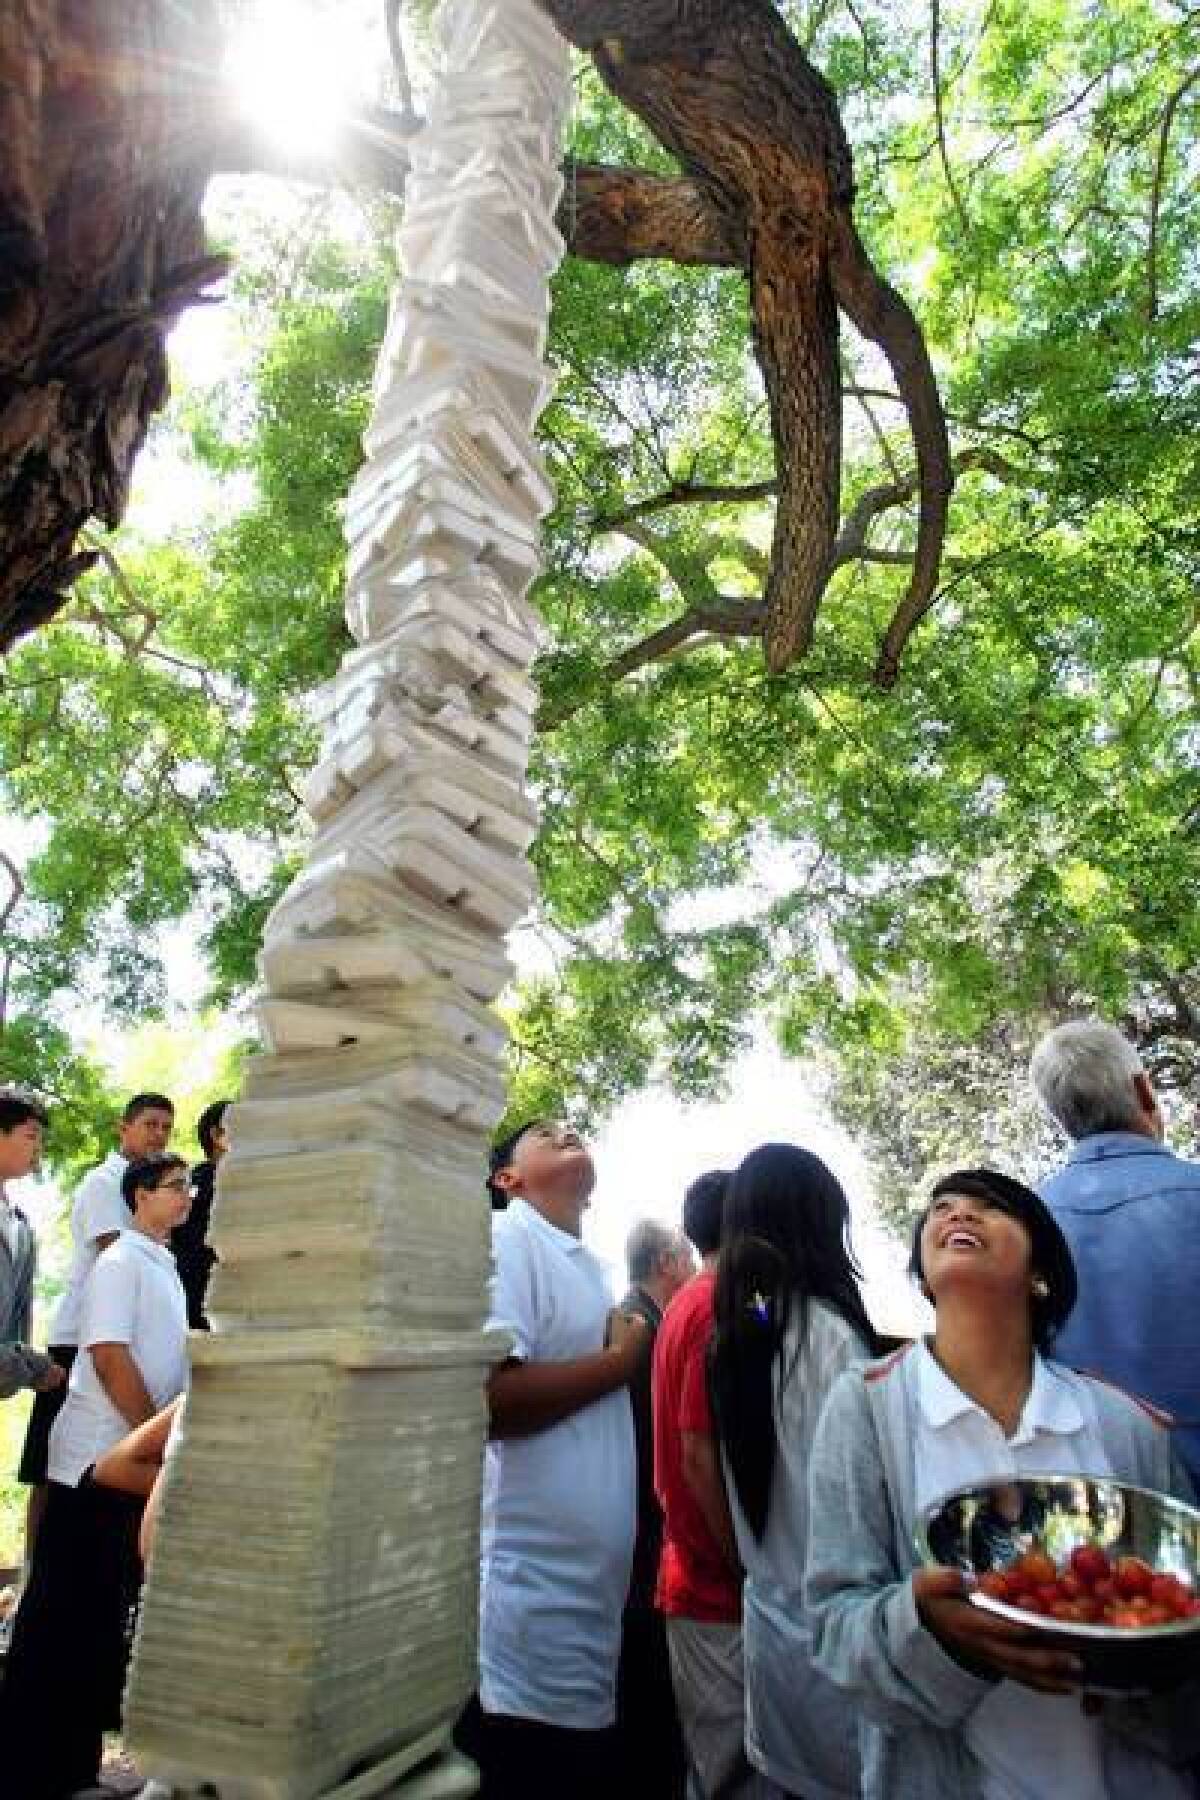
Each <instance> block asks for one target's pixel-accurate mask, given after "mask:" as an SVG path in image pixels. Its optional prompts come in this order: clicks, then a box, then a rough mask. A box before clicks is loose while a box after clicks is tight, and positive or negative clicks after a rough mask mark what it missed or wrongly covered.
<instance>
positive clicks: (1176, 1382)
mask: <svg viewBox="0 0 1200 1800" xmlns="http://www.w3.org/2000/svg"><path fill="white" fill-rule="evenodd" d="M1039 1192H1040V1193H1041V1196H1042V1198H1043V1199H1044V1200H1045V1201H1046V1203H1047V1205H1048V1206H1049V1207H1050V1210H1051V1211H1052V1212H1053V1214H1054V1216H1055V1218H1056V1219H1057V1220H1058V1223H1059V1225H1060V1226H1061V1227H1062V1230H1063V1233H1064V1235H1065V1237H1066V1239H1067V1242H1068V1243H1069V1244H1070V1246H1071V1254H1072V1255H1073V1256H1074V1258H1075V1267H1076V1269H1077V1270H1078V1273H1079V1299H1078V1301H1077V1302H1076V1305H1075V1310H1074V1312H1073V1313H1072V1314H1071V1317H1070V1319H1069V1320H1068V1321H1067V1324H1066V1326H1065V1327H1064V1329H1063V1331H1062V1333H1061V1334H1060V1336H1059V1337H1058V1338H1057V1339H1056V1341H1055V1344H1054V1355H1055V1356H1056V1357H1057V1358H1058V1359H1059V1360H1060V1361H1062V1362H1065V1363H1069V1364H1070V1365H1071V1366H1072V1367H1073V1368H1076V1369H1084V1370H1088V1371H1090V1372H1091V1373H1093V1374H1096V1375H1102V1376H1104V1377H1105V1378H1106V1379H1107V1380H1109V1381H1114V1382H1116V1383H1117V1384H1118V1385H1119V1386H1120V1387H1123V1388H1125V1389H1126V1390H1127V1391H1128V1392H1129V1393H1131V1394H1134V1395H1137V1396H1138V1397H1139V1398H1142V1399H1145V1400H1150V1401H1152V1402H1153V1404H1154V1405H1155V1406H1159V1407H1162V1408H1163V1409H1164V1410H1165V1411H1167V1412H1168V1413H1171V1414H1172V1415H1173V1416H1174V1417H1175V1418H1176V1419H1177V1420H1179V1421H1180V1427H1179V1430H1178V1431H1177V1432H1176V1433H1175V1442H1176V1447H1177V1448H1178V1450H1179V1453H1180V1455H1181V1456H1182V1457H1183V1459H1184V1461H1185V1462H1186V1463H1187V1465H1188V1467H1189V1469H1190V1470H1191V1473H1192V1476H1193V1479H1196V1480H1198V1481H1200V1163H1191V1162H1185V1161H1184V1160H1183V1158H1182V1157H1179V1156H1176V1155H1174V1154H1173V1152H1172V1151H1170V1150H1168V1149H1166V1148H1165V1146H1164V1145H1162V1144H1160V1143H1158V1142H1157V1141H1156V1140H1155V1139H1154V1138H1149V1137H1142V1136H1140V1135H1139V1134H1138V1133H1136V1132H1130V1131H1102V1132H1097V1133H1096V1135H1095V1136H1094V1137H1088V1138H1082V1139H1081V1140H1080V1142H1079V1143H1077V1144H1076V1145H1075V1146H1074V1148H1073V1149H1072V1151H1071V1154H1070V1156H1069V1158H1068V1160H1067V1164H1066V1167H1065V1168H1063V1169H1060V1170H1059V1171H1058V1173H1057V1174H1055V1175H1051V1176H1048V1177H1047V1178H1046V1180H1044V1181H1043V1182H1042V1183H1041V1184H1040V1187H1039Z"/></svg>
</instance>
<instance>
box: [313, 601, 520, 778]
mask: <svg viewBox="0 0 1200 1800" xmlns="http://www.w3.org/2000/svg"><path fill="white" fill-rule="evenodd" d="M330 687H332V688H333V690H334V692H335V693H336V696H337V699H336V704H337V709H338V712H339V713H341V712H342V710H343V709H345V724H344V727H339V728H338V730H339V735H340V734H341V733H342V732H343V731H344V734H345V735H346V736H353V735H355V734H357V732H359V731H361V730H362V729H363V728H364V727H365V726H367V725H369V724H370V723H371V722H372V721H373V720H374V719H375V718H376V717H378V715H379V714H380V713H381V712H382V711H383V708H384V705H385V703H386V702H387V701H389V700H390V701H393V702H394V703H395V704H397V705H399V704H401V702H402V701H411V702H412V703H413V704H415V705H416V706H419V708H420V709H421V711H422V712H423V713H424V714H425V722H426V724H432V720H433V718H434V716H436V715H437V714H439V713H440V712H441V710H442V708H443V707H444V706H446V705H448V704H451V705H458V704H466V705H467V706H469V707H470V708H471V709H472V710H474V711H475V712H476V713H477V714H478V716H479V718H480V720H481V722H490V723H494V724H496V725H498V726H499V727H500V728H501V729H502V730H504V731H508V732H510V733H511V734H512V736H513V737H514V738H515V739H516V740H517V742H518V744H519V745H520V746H521V755H520V758H519V760H518V761H517V763H516V764H515V766H516V767H517V768H518V769H519V770H522V771H523V768H524V756H525V753H526V751H527V747H528V744H529V740H530V737H531V736H532V733H533V717H534V709H535V706H536V702H537V691H536V689H535V687H534V685H533V683H532V681H530V679H529V678H528V676H527V675H526V674H525V673H524V672H523V671H522V670H521V669H520V668H519V667H517V666H516V665H514V664H513V663H511V662H510V661H508V660H507V659H506V658H505V657H504V656H503V655H502V654H501V653H500V652H499V651H498V650H497V649H496V647H495V644H494V643H493V642H491V641H490V640H488V639H486V638H484V637H483V636H477V637H471V636H468V634H467V632H466V631H463V630H461V629H460V628H459V627H458V626H457V625H455V624H453V623H452V622H451V620H450V619H449V618H447V617H445V616H444V615H437V614H435V615H432V616H430V615H428V614H426V615H418V616H417V617H415V618H409V619H401V621H400V622H399V624H398V625H396V626H395V628H394V629H393V631H392V632H391V633H390V634H389V635H388V636H387V637H386V638H379V639H374V640H372V641H371V642H370V643H367V644H364V645H363V646H362V648H361V650H357V651H352V652H351V653H350V655H349V656H347V657H346V659H345V664H344V667H343V670H342V672H341V674H340V675H338V676H337V677H335V680H334V683H332V684H330V686H329V687H327V688H326V690H325V693H324V695H323V697H322V706H326V707H327V706H328V704H329V702H330V700H331V698H332V696H331V694H330ZM324 716H325V718H327V719H328V718H330V716H331V712H330V710H326V711H325V713H324ZM502 760H505V761H507V760H508V759H507V758H504V759H502Z"/></svg>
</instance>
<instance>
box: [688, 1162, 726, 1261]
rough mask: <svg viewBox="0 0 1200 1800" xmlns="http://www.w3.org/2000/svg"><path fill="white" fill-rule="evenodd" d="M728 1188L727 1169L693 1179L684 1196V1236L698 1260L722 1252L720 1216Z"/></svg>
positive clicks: (710, 1170)
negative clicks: (698, 1254)
mask: <svg viewBox="0 0 1200 1800" xmlns="http://www.w3.org/2000/svg"><path fill="white" fill-rule="evenodd" d="M728 1187H729V1170H728V1169H709V1170H708V1171H707V1173H706V1174H704V1175H698V1176H697V1177H696V1179H695V1181H693V1183H692V1185H691V1187H690V1188H689V1189H688V1191H687V1193H686V1194H685V1195H684V1196H683V1229H684V1234H685V1236H686V1237H688V1238H689V1239H690V1240H691V1242H692V1243H693V1244H694V1245H695V1246H696V1248H697V1250H698V1251H699V1252H700V1254H701V1256H712V1254H713V1253H714V1251H717V1250H719V1249H720V1248H721V1215H722V1214H723V1212H724V1211H725V1194H726V1191H727V1189H728Z"/></svg>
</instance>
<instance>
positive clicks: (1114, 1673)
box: [917, 1475, 1200, 1694]
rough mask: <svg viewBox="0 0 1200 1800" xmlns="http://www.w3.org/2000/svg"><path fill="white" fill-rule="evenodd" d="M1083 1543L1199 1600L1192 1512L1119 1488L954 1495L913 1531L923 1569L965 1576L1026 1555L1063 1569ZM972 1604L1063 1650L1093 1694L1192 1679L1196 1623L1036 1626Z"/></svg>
mask: <svg viewBox="0 0 1200 1800" xmlns="http://www.w3.org/2000/svg"><path fill="white" fill-rule="evenodd" d="M1081 1544H1096V1545H1098V1546H1099V1547H1100V1549H1102V1550H1103V1551H1105V1552H1106V1554H1107V1555H1108V1556H1109V1557H1110V1558H1112V1559H1113V1560H1115V1559H1116V1558H1117V1557H1119V1556H1138V1557H1141V1559H1142V1560H1143V1562H1147V1563H1149V1564H1150V1566H1151V1568H1152V1569H1154V1571H1155V1573H1156V1574H1163V1575H1177V1576H1179V1577H1180V1578H1181V1579H1182V1580H1184V1581H1186V1582H1188V1584H1189V1585H1190V1586H1191V1588H1192V1590H1193V1592H1195V1593H1197V1594H1198V1595H1200V1510H1198V1509H1197V1508H1196V1507H1194V1506H1187V1505H1185V1504H1184V1502H1183V1501H1182V1500H1175V1499H1173V1498H1172V1497H1171V1496H1170V1495H1169V1494H1156V1493H1154V1492H1153V1491H1152V1490H1151V1489H1149V1488H1139V1487H1131V1486H1129V1485H1128V1483H1126V1482H1122V1481H1095V1480H1091V1479H1089V1478H1088V1477H1086V1476H1082V1475H1042V1476H1038V1477H1036V1478H1026V1479H1021V1480H1016V1481H998V1482H991V1483H989V1484H987V1485H986V1486H981V1487H972V1488H962V1489H960V1490H958V1491H957V1492H956V1493H953V1494H948V1495H947V1496H946V1497H945V1499H943V1500H939V1501H938V1502H937V1504H936V1505H934V1506H932V1507H930V1508H929V1509H928V1510H927V1511H926V1512H925V1514H924V1515H923V1516H922V1518H921V1521H920V1524H919V1526H918V1528H917V1549H918V1552H919V1554H920V1556H921V1560H922V1561H923V1562H926V1563H941V1564H944V1565H946V1566H948V1567H950V1568H953V1569H961V1570H962V1571H963V1573H964V1574H965V1575H982V1574H984V1573H985V1572H986V1571H987V1570H988V1569H1007V1568H1008V1567H1009V1566H1010V1565H1011V1564H1012V1563H1014V1562H1016V1560H1017V1558H1018V1557H1019V1556H1021V1555H1023V1554H1024V1553H1025V1551H1027V1550H1032V1549H1034V1548H1037V1549H1045V1550H1047V1551H1048V1552H1049V1554H1050V1555H1051V1556H1052V1557H1053V1558H1054V1559H1055V1561H1056V1562H1058V1563H1060V1564H1061V1563H1062V1562H1063V1561H1064V1560H1065V1559H1066V1558H1067V1557H1069V1556H1070V1554H1071V1552H1072V1550H1075V1549H1077V1548H1078V1547H1079V1546H1080V1545H1081ZM971 1600H972V1602H973V1603H974V1604H975V1605H976V1606H982V1607H985V1608H986V1609H987V1611H989V1612H994V1613H998V1614H999V1615H1000V1616H1001V1617H1002V1618H1006V1619H1012V1620H1013V1621H1014V1622H1015V1623H1017V1624H1020V1625H1024V1626H1027V1627H1028V1628H1029V1629H1030V1630H1031V1631H1035V1632H1037V1634H1038V1636H1039V1637H1041V1638H1043V1639H1044V1640H1045V1641H1046V1642H1047V1643H1048V1644H1055V1645H1058V1646H1060V1647H1061V1648H1063V1649H1064V1650H1070V1651H1071V1653H1072V1654H1073V1655H1075V1656H1078V1657H1079V1659H1080V1660H1081V1662H1082V1663H1083V1668H1084V1685H1085V1686H1087V1687H1088V1688H1091V1689H1093V1690H1095V1691H1097V1692H1102V1693H1121V1694H1130V1693H1153V1692H1155V1691H1160V1690H1162V1689H1163V1688H1168V1687H1174V1686H1178V1684H1179V1683H1180V1682H1182V1681H1186V1680H1187V1679H1188V1678H1189V1677H1190V1676H1196V1675H1200V1618H1193V1619H1180V1620H1178V1621H1177V1622H1175V1623H1173V1624H1170V1625H1149V1626H1145V1627H1142V1628H1140V1629H1137V1630H1125V1629H1123V1628H1121V1627H1119V1626H1115V1625H1082V1624H1075V1623H1073V1622H1068V1621H1065V1620H1059V1619H1047V1618H1043V1617H1042V1616H1041V1615H1039V1614H1037V1613H1030V1612H1025V1611H1023V1610H1022V1609H1020V1608H1018V1607H1015V1606H1010V1605H1008V1604H1007V1602H1005V1601H1003V1600H994V1599H992V1598H991V1596H990V1595H987V1594H982V1593H980V1592H978V1590H976V1591H975V1592H974V1593H972V1595H971Z"/></svg>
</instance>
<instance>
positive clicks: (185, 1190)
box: [158, 1175, 192, 1194]
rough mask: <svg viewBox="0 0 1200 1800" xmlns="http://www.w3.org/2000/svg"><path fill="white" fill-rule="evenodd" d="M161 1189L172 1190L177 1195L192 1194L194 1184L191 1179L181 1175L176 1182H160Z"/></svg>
mask: <svg viewBox="0 0 1200 1800" xmlns="http://www.w3.org/2000/svg"><path fill="white" fill-rule="evenodd" d="M158 1185H159V1189H160V1190H161V1189H163V1188H171V1189H172V1190H173V1191H174V1192H175V1193H176V1194H190V1193H191V1191H192V1183H191V1179H190V1177H188V1176H187V1175H181V1176H180V1177H179V1178H178V1180H176V1181H160V1182H159V1184H158Z"/></svg>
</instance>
